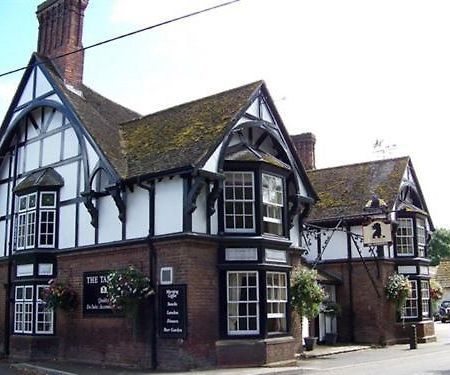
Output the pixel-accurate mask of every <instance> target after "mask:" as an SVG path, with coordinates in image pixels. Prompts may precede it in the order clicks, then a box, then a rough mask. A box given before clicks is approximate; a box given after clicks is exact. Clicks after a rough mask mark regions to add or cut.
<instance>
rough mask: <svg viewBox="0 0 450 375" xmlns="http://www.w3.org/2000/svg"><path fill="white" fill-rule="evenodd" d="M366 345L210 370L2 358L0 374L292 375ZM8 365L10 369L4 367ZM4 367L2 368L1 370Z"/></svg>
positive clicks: (322, 348) (321, 347)
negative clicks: (311, 362)
mask: <svg viewBox="0 0 450 375" xmlns="http://www.w3.org/2000/svg"><path fill="white" fill-rule="evenodd" d="M367 349H370V347H369V346H361V345H336V346H325V345H318V346H317V347H316V348H315V349H314V350H313V351H309V352H303V353H301V354H299V355H298V361H297V363H296V365H295V366H283V365H282V364H273V366H270V367H269V366H266V367H251V368H233V369H211V370H191V371H185V372H170V373H168V372H161V371H151V370H133V369H123V368H116V367H107V366H100V365H88V364H82V363H75V362H64V361H45V362H44V361H40V362H23V363H19V362H14V363H6V362H5V361H3V363H2V366H3V367H1V366H0V374H1V375H3V374H5V375H6V374H24V375H157V374H165V375H167V374H171V375H187V374H189V375H213V374H214V375H232V374H239V375H293V374H298V371H299V370H301V368H302V365H303V364H304V361H302V359H310V358H318V357H324V356H329V355H334V354H339V353H347V352H353V351H357V350H367ZM7 366H9V369H8V370H7ZM3 369H5V370H3Z"/></svg>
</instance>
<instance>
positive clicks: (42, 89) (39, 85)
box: [35, 67, 53, 97]
mask: <svg viewBox="0 0 450 375" xmlns="http://www.w3.org/2000/svg"><path fill="white" fill-rule="evenodd" d="M35 74H36V96H37V97H39V96H42V95H45V94H47V93H49V92H50V91H53V87H52V85H51V84H50V82H49V81H48V80H47V78H45V76H44V74H43V73H42V70H41V68H40V67H38V68H36V69H35Z"/></svg>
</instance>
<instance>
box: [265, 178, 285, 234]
mask: <svg viewBox="0 0 450 375" xmlns="http://www.w3.org/2000/svg"><path fill="white" fill-rule="evenodd" d="M262 197H263V208H264V214H263V222H264V228H263V229H264V233H271V234H276V235H278V236H281V235H283V180H282V179H281V178H280V177H276V176H272V175H269V174H265V173H263V175H262Z"/></svg>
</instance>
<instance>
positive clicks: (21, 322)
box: [14, 285, 33, 333]
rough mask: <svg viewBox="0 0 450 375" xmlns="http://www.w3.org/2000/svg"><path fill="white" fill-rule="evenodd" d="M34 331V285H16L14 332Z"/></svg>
mask: <svg viewBox="0 0 450 375" xmlns="http://www.w3.org/2000/svg"><path fill="white" fill-rule="evenodd" d="M32 332H33V286H32V285H21V286H16V290H15V301H14V333H32Z"/></svg>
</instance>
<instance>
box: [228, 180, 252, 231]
mask: <svg viewBox="0 0 450 375" xmlns="http://www.w3.org/2000/svg"><path fill="white" fill-rule="evenodd" d="M244 186H245V187H244ZM253 191H254V185H253V173H252V172H226V173H225V192H224V203H225V230H231V231H252V230H254V224H253V222H254V220H253V214H254V193H253Z"/></svg>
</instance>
